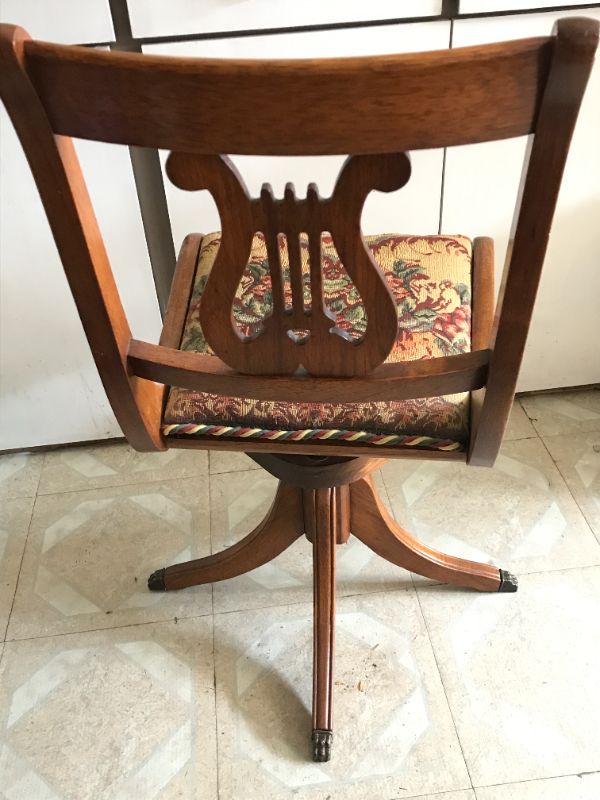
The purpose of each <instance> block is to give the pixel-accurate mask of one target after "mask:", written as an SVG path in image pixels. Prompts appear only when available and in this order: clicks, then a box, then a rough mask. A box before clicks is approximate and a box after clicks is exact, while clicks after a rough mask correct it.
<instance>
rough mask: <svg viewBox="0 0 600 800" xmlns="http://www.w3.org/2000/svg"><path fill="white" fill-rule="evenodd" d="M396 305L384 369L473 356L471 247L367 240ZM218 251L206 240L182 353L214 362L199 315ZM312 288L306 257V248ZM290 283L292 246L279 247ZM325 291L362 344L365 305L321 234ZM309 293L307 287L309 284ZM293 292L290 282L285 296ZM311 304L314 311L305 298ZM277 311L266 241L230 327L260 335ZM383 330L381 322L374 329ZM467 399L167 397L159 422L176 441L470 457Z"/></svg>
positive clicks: (180, 392)
mask: <svg viewBox="0 0 600 800" xmlns="http://www.w3.org/2000/svg"><path fill="white" fill-rule="evenodd" d="M366 242H367V244H368V246H369V248H370V249H371V251H372V253H373V255H374V257H375V259H376V260H377V262H378V264H379V266H380V267H381V269H382V270H383V271H384V273H385V276H386V278H387V280H388V282H389V285H390V287H391V288H392V291H393V293H394V295H395V297H396V301H397V304H398V337H397V339H396V343H395V346H394V349H393V350H392V352H391V353H390V356H389V357H388V362H398V361H406V360H416V359H422V358H435V357H437V356H446V355H453V354H457V353H465V352H469V351H470V349H471V241H470V240H469V239H467V238H465V237H463V236H452V237H449V236H398V235H395V234H385V235H379V236H369V237H366ZM219 243H220V234H218V233H213V234H209V235H207V236H205V237H204V238H203V240H202V245H201V248H200V254H199V258H198V265H197V270H196V276H195V280H194V289H193V292H192V296H191V300H190V304H189V308H188V312H187V318H186V323H185V328H184V333H183V337H182V341H181V349H182V350H191V351H195V352H199V353H210V349H209V347H208V345H207V343H206V341H205V339H204V336H203V334H202V329H201V327H200V323H199V314H198V311H199V307H200V301H201V297H202V291H203V288H204V286H205V284H206V278H207V275H208V274H209V272H210V270H211V268H212V266H213V263H214V260H215V255H216V253H217V250H218V247H219ZM301 244H303V245H304V246H303V247H302V256H303V269H304V271H305V274H306V277H307V279H308V264H307V261H308V248H307V246H306V243H305V242H301ZM280 247H281V263H282V267H283V270H284V273H283V274H284V282H285V279H286V277H289V276H288V274H287V264H288V262H287V247H286V244H285V241H284V240H282V241H281V243H280ZM322 257H323V270H324V277H325V292H326V297H327V301H328V304H329V307H330V310H331V311H333V312H334V313H335V315H336V317H337V325H338V327H340V328H342V329H344V330H345V331H346V332H347V333H348V334H349V335H350V336H360V334H361V333H362V332H363V331H364V330H365V328H366V325H367V324H368V320H366V318H365V314H364V309H363V307H362V304H361V300H360V296H359V295H358V293H357V290H356V288H355V287H354V286H353V284H352V283H351V281H350V278H349V276H348V274H347V273H346V271H345V270H344V268H343V266H342V264H341V262H340V260H339V258H338V255H337V253H336V251H335V248H334V246H333V242H332V239H331V237H330V236H328V235H323V240H322ZM307 285H308V280H307ZM287 290H289V280H288V281H287V282H286V291H287ZM305 302H307V303H308V302H310V298H309V296H308V293H307V294H306V295H305ZM270 309H271V280H270V274H269V264H268V260H267V252H266V246H265V240H264V237H263V235H262V234H260V233H259V234H257V235H256V236H255V238H254V242H253V247H252V253H251V256H250V260H249V262H248V266H247V268H246V271H245V273H244V275H243V278H242V281H241V283H240V286H239V288H238V292H237V296H236V300H235V303H234V318H235V320H236V322H237V324H238V325H239V328H240V331H242V332H243V333H245V334H250V333H253V332H255V331H256V330H257V329H258V328H260V325H261V320H262V319H263V318H264V317H265V315H267V314H268V313H269V312H270ZM373 322H374V324H377V320H374V321H373ZM468 425H469V393H468V392H463V393H461V394H455V395H446V396H443V397H429V398H424V399H416V400H404V401H401V402H393V403H385V402H372V403H344V402H337V403H327V404H323V403H280V402H267V401H258V400H250V399H246V398H238V397H224V396H220V395H215V394H208V393H205V392H197V391H193V390H189V389H179V388H173V389H171V391H170V393H169V397H168V401H167V404H166V408H165V413H164V418H163V432H164V433H165V434H167V435H170V436H183V435H186V436H193V435H202V436H206V435H214V436H227V437H229V436H235V437H242V438H253V439H271V440H277V441H282V440H285V439H288V440H303V441H307V440H311V441H315V440H318V439H329V440H332V439H336V440H338V441H339V442H340V443H341V442H344V441H346V442H353V443H358V442H360V443H370V444H377V445H381V446H387V447H389V446H396V447H397V446H411V447H419V448H426V449H436V450H461V449H464V446H465V443H466V441H467V438H468Z"/></svg>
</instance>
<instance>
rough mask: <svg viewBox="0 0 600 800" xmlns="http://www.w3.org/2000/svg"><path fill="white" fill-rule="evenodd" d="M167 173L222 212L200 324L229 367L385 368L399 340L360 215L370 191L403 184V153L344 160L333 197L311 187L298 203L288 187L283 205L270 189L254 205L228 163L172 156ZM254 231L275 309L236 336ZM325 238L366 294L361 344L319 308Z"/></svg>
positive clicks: (333, 372)
mask: <svg viewBox="0 0 600 800" xmlns="http://www.w3.org/2000/svg"><path fill="white" fill-rule="evenodd" d="M167 174H168V176H169V178H170V179H171V181H172V182H173V183H174V184H175V186H178V187H179V188H180V189H186V190H188V191H195V190H200V189H208V190H209V191H210V192H211V194H212V195H213V197H214V199H215V202H216V204H217V207H218V209H219V215H220V217H221V228H222V232H221V234H222V238H221V244H220V247H219V251H218V253H217V257H216V259H215V263H214V266H213V269H212V271H211V273H210V275H209V277H208V280H207V283H206V287H205V289H204V293H203V295H202V302H201V304H200V323H201V325H202V330H203V332H204V336H205V338H206V341H207V342H208V344H209V345H210V347H211V348H212V349H213V351H214V352H215V353H216V354H217V355H218V356H219V357H220V358H221V359H222V360H223V361H224V362H225V363H227V364H228V365H229V366H231V367H233V368H234V369H236V370H238V371H239V372H244V373H249V374H259V375H276V374H290V373H293V372H295V371H296V370H297V369H298V368H299V367H303V368H304V369H305V370H306V371H307V372H308V373H309V374H311V375H328V376H338V377H342V376H347V377H350V376H352V375H364V374H366V373H368V372H370V371H371V370H373V369H375V367H377V366H379V364H381V363H382V362H383V361H385V359H386V357H387V356H388V354H389V352H390V350H391V349H392V347H393V345H394V342H395V340H396V334H397V328H398V320H397V312H396V303H395V300H394V297H393V295H392V293H391V291H390V289H389V287H388V285H387V283H386V280H385V278H384V276H383V274H382V272H381V270H380V269H379V267H378V266H377V264H376V262H375V260H374V258H373V256H372V255H371V252H370V251H369V249H368V248H367V247H366V245H365V244H364V242H363V239H362V235H361V230H360V216H361V212H362V208H363V205H364V202H365V200H366V198H367V195H368V194H369V192H371V191H372V190H377V191H381V192H392V191H394V190H396V189H399V188H401V187H402V186H404V185H405V184H406V183H407V181H408V179H409V177H410V161H409V158H408V156H407V155H406V154H405V153H396V154H389V155H366V156H350V157H348V158H347V159H346V161H345V163H344V165H343V166H342V169H341V171H340V174H339V176H338V179H337V182H336V185H335V188H334V190H333V194H332V196H331V197H329V198H321V197H320V196H319V192H318V189H317V187H316V186H315V184H310V185H309V187H308V190H307V195H306V198H297V197H296V194H295V191H294V187H293V185H292V184H287V186H286V188H285V192H284V196H283V198H281V199H278V198H276V197H274V195H273V191H272V189H271V187H270V186H269V185H268V184H265V185H264V186H263V188H262V191H261V194H260V197H259V198H251V197H250V196H249V194H248V191H247V189H246V186H245V184H244V181H243V179H242V178H241V176H240V175H239V173H238V172H237V170H236V168H235V167H234V165H233V164H232V162H231V161H230V160H229V159H228V158H227V157H226V156H209V155H196V154H188V153H171V155H170V156H169V158H168V160H167ZM256 231H264V233H265V239H266V246H267V256H268V259H269V266H270V271H271V285H272V290H273V311H272V314H271V315H270V316H269V317H268V318H267V319H265V321H264V325H263V328H262V330H261V331H259V332H258V334H256V335H254V336H251V337H242V336H241V335H240V333H239V331H238V330H237V329H236V326H235V321H234V319H233V301H234V298H235V294H236V291H237V288H238V285H239V283H240V280H241V278H242V275H243V273H244V270H245V269H246V265H247V263H248V259H249V257H250V251H251V247H252V240H253V237H254V233H255V232H256ZM325 231H328V232H330V233H331V236H332V238H333V243H334V245H335V247H336V249H337V252H338V254H339V256H340V260H341V262H342V263H343V265H344V267H345V268H346V271H347V272H348V274H349V276H350V278H351V280H352V281H353V283H354V285H355V286H356V288H357V290H358V292H359V293H360V295H361V297H362V301H363V304H364V308H365V311H366V314H367V318H368V324H367V329H366V332H365V333H364V335H363V336H362V337H361V338H359V339H351V338H349V337H348V336H346V335H345V334H344V333H343V332H342V331H340V330H338V329H337V328H336V326H335V320H334V318H333V315H332V314H331V312H329V311H328V309H327V306H326V303H325V297H324V287H323V273H322V263H321V235H322V233H323V232H325ZM280 234H284V235H285V236H286V238H287V247H288V253H289V271H290V285H291V297H292V303H291V308H290V307H288V308H286V305H285V298H284V286H283V277H282V270H281V263H280V250H279V242H278V236H279V235H280ZM301 234H306V235H307V236H308V253H309V263H310V297H311V301H310V306H307V304H306V303H305V300H304V284H303V275H302V259H301V249H300V236H301ZM299 331H302V333H301V334H300V333H299Z"/></svg>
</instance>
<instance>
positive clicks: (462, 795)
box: [393, 789, 477, 800]
mask: <svg viewBox="0 0 600 800" xmlns="http://www.w3.org/2000/svg"><path fill="white" fill-rule="evenodd" d="M400 798H403V800H404V799H405V798H406V795H404V794H400V795H398V798H397V800H400ZM413 798H414V800H477V798H476V797H475V792H474V791H473V789H464V790H462V791H460V792H442V793H439V792H437V793H436V794H419V795H413ZM413 798H410V797H409V798H406V800H413ZM393 800H396V797H394V798H393Z"/></svg>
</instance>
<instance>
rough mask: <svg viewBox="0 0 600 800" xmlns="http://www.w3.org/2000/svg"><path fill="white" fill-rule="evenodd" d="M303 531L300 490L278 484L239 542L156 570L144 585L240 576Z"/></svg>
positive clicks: (157, 588)
mask: <svg viewBox="0 0 600 800" xmlns="http://www.w3.org/2000/svg"><path fill="white" fill-rule="evenodd" d="M303 533H304V514H303V506H302V490H301V489H299V488H297V487H296V486H289V485H287V484H285V483H280V484H279V486H278V488H277V494H276V495H275V499H274V500H273V505H272V506H271V509H270V511H269V513H268V514H267V516H266V517H265V518H264V519H263V521H262V522H261V523H260V525H258V527H256V528H255V529H254V530H253V531H252V532H251V533H249V534H248V535H247V536H245V537H244V538H243V539H242V540H241V541H239V542H237V544H234V545H233V546H232V547H228V548H227V549H226V550H222V551H221V552H220V553H216V554H215V555H214V556H207V557H206V558H197V559H195V560H193V561H185V562H183V563H181V564H174V565H173V566H171V567H163V568H162V569H159V570H156V572H153V573H152V575H150V577H149V578H148V588H149V589H151V590H152V591H154V592H161V591H162V592H165V591H167V592H168V591H171V590H173V589H185V588H186V587H187V586H198V585H200V584H203V583H212V582H213V581H223V580H226V579H227V578H234V577H236V575H243V574H244V573H245V572H249V571H250V570H251V569H256V568H257V567H261V566H262V565H263V564H266V563H267V562H268V561H271V560H272V559H274V558H275V557H276V556H278V555H279V554H280V553H283V551H284V550H285V549H286V548H288V547H289V546H290V545H291V544H292V543H293V542H295V541H296V539H298V538H299V537H300V536H302V534H303Z"/></svg>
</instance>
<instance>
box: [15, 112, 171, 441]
mask: <svg viewBox="0 0 600 800" xmlns="http://www.w3.org/2000/svg"><path fill="white" fill-rule="evenodd" d="M77 149H78V152H79V155H80V158H81V162H82V167H83V170H84V174H85V176H86V179H87V180H88V187H89V189H90V193H91V196H92V202H93V203H94V205H95V210H96V215H97V217H98V222H99V224H100V228H101V231H102V233H103V235H104V237H105V242H106V245H107V249H108V254H109V257H110V258H111V261H112V264H113V267H114V271H115V275H116V278H117V283H118V286H119V288H120V290H121V293H122V297H123V303H124V305H125V310H126V312H127V313H128V315H129V318H130V323H131V326H132V330H133V331H134V334H135V335H137V336H139V337H140V338H146V339H150V341H153V340H156V337H157V335H158V333H159V331H160V316H159V313H158V306H157V302H156V295H155V292H154V284H153V280H152V272H151V269H150V264H149V260H148V255H147V251H146V246H145V238H144V232H143V228H142V224H141V220H140V215H139V206H138V201H137V196H136V194H135V188H134V182H133V176H132V172H131V164H130V161H129V153H128V151H127V148H124V147H118V146H115V145H103V144H97V143H91V142H78V143H77ZM0 157H1V175H0V214H1V224H0V450H2V449H10V448H23V447H32V446H36V445H49V444H62V443H65V442H76V441H84V440H93V439H105V438H107V437H111V436H120V435H121V432H120V429H119V426H118V425H117V422H116V420H115V418H114V416H113V414H112V411H111V409H110V407H109V404H108V401H107V399H106V395H105V393H104V389H103V388H102V384H101V382H100V379H99V377H98V373H97V371H96V367H95V365H94V362H93V360H92V356H91V354H90V351H89V348H88V345H87V341H86V339H85V336H84V333H83V329H82V327H81V323H80V321H79V317H78V315H77V311H76V309H75V304H74V302H73V299H72V297H71V293H70V291H69V288H68V286H67V282H66V279H65V276H64V272H63V269H62V266H61V263H60V260H59V257H58V253H57V251H56V247H55V245H54V241H53V239H52V235H51V233H50V229H49V226H48V223H47V221H46V217H45V215H44V212H43V209H42V206H41V203H40V200H39V197H38V195H37V191H36V188H35V185H34V182H33V178H32V177H31V173H30V172H29V167H28V166H27V162H26V161H25V157H24V155H23V152H22V150H21V146H20V144H19V142H18V139H17V137H16V135H15V133H14V130H13V128H12V125H11V123H10V121H9V119H8V116H7V114H6V112H5V110H4V107H3V106H1V104H0Z"/></svg>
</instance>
